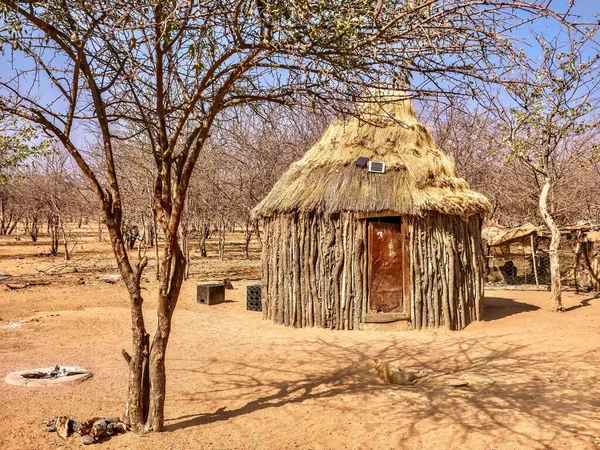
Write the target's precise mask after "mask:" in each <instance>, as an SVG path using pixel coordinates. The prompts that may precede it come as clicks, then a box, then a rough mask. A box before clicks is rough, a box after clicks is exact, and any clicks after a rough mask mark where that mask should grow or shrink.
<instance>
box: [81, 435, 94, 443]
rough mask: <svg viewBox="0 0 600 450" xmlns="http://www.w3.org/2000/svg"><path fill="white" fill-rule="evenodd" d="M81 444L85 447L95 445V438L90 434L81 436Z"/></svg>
mask: <svg viewBox="0 0 600 450" xmlns="http://www.w3.org/2000/svg"><path fill="white" fill-rule="evenodd" d="M81 443H82V444H83V445H90V444H93V443H94V438H93V437H92V436H90V435H89V434H84V435H83V436H81Z"/></svg>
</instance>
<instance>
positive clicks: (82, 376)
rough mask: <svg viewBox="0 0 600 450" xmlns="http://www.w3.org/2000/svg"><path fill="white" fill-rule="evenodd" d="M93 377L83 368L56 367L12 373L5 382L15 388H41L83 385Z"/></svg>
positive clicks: (5, 378)
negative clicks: (82, 383)
mask: <svg viewBox="0 0 600 450" xmlns="http://www.w3.org/2000/svg"><path fill="white" fill-rule="evenodd" d="M91 377H92V372H90V371H89V370H86V369H83V368H81V367H71V366H54V367H44V368H40V369H29V370H20V371H17V372H11V373H9V374H8V375H6V377H4V381H5V382H6V383H8V384H12V385H15V386H28V387H41V386H58V385H65V384H75V383H81V382H82V381H85V380H87V379H88V378H91Z"/></svg>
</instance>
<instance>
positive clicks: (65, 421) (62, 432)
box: [56, 416, 70, 441]
mask: <svg viewBox="0 0 600 450" xmlns="http://www.w3.org/2000/svg"><path fill="white" fill-rule="evenodd" d="M69 422H70V419H69V418H68V417H67V416H60V417H58V418H57V419H56V432H57V433H58V435H59V436H60V437H61V438H63V439H64V440H65V441H66V440H67V439H68V438H69V425H70V423H69Z"/></svg>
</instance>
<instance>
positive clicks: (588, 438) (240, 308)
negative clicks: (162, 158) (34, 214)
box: [0, 233, 600, 449]
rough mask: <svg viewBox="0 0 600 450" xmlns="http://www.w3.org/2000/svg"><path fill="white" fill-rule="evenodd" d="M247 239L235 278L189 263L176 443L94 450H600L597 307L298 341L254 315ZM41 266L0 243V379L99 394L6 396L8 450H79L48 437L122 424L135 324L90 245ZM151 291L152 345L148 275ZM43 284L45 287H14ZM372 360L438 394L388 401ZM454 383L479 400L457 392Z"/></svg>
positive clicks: (525, 296)
mask: <svg viewBox="0 0 600 450" xmlns="http://www.w3.org/2000/svg"><path fill="white" fill-rule="evenodd" d="M232 239H233V240H232ZM236 239H238V240H239V238H238V237H230V238H229V246H228V247H227V251H226V252H227V253H226V255H227V256H226V260H225V261H219V260H218V258H216V257H215V256H212V255H215V254H216V252H215V250H214V243H211V247H209V258H207V259H200V258H199V257H198V256H197V255H196V254H195V253H194V254H193V255H192V256H193V258H194V260H193V265H192V271H191V277H190V279H189V280H188V281H187V282H186V283H185V285H184V288H183V290H182V294H181V299H180V302H179V305H178V309H177V312H176V313H175V316H174V324H173V333H172V336H171V339H170V343H169V353H168V356H167V376H168V393H167V399H166V429H165V432H164V433H159V434H152V435H149V436H144V437H139V436H136V435H134V434H133V433H127V434H125V435H122V436H115V437H113V438H112V439H110V440H106V441H104V442H102V443H98V444H96V448H102V449H129V448H131V449H163V448H164V449H167V448H168V449H200V448H201V449H290V448H309V449H405V448H406V449H433V448H437V449H555V448H556V449H600V384H599V373H600V372H599V370H600V321H599V320H598V319H599V315H600V298H595V297H594V295H593V294H582V295H576V294H573V293H567V294H565V298H564V303H565V306H566V307H567V312H566V313H562V314H559V313H551V312H549V311H548V306H549V304H550V298H549V295H548V293H547V292H517V291H488V292H487V294H486V295H487V298H486V300H485V311H484V315H485V317H484V319H485V320H484V321H482V322H479V323H476V324H472V325H470V326H469V327H467V329H465V330H463V331H460V332H449V331H446V330H425V331H419V332H416V331H386V330H378V331H373V330H371V331H350V332H340V331H330V330H321V329H316V328H313V329H300V330H297V329H290V328H285V327H283V326H278V325H274V324H272V323H270V322H267V321H263V320H262V318H261V314H260V313H256V312H249V311H246V309H245V287H246V285H247V284H248V283H249V281H246V279H252V278H254V279H255V280H256V278H257V277H258V276H259V261H258V258H259V256H258V251H257V249H256V248H253V252H252V255H251V259H249V260H244V259H242V257H241V251H242V248H241V245H240V242H239V241H238V240H236ZM45 251H47V242H45V241H44V240H42V241H41V242H38V243H36V244H33V243H31V242H29V241H27V240H25V239H24V238H23V240H21V241H15V240H14V238H12V239H7V238H4V239H2V240H0V283H1V284H0V377H1V378H3V377H4V375H6V374H7V373H9V372H12V371H15V370H22V369H29V368H36V367H48V366H53V365H56V364H60V365H75V366H81V367H85V368H88V369H91V370H92V372H93V373H94V377H93V378H92V379H90V380H88V381H86V382H84V383H82V384H79V385H72V386H61V387H57V388H27V387H21V386H10V385H8V384H5V383H4V382H3V381H2V382H0V405H2V407H1V408H0V430H2V431H1V432H0V448H1V449H52V448H79V447H80V446H81V444H80V443H79V439H77V438H76V437H75V438H72V439H71V440H70V441H69V442H65V441H63V440H61V439H60V438H59V437H58V435H57V434H56V433H45V432H43V431H42V429H41V422H42V421H43V420H45V419H48V418H50V417H53V416H57V415H70V416H73V417H76V418H80V419H88V418H91V417H94V416H103V415H104V416H114V415H119V414H121V413H122V412H123V406H124V400H125V395H126V380H127V367H126V365H125V362H124V360H123V358H122V356H121V349H122V348H125V349H127V348H128V347H129V341H130V331H129V327H130V323H129V310H128V300H127V295H126V292H125V289H124V287H122V286H121V285H120V284H119V283H117V284H107V283H105V282H104V281H103V276H104V274H106V273H116V269H115V266H114V263H112V260H111V255H110V252H109V248H108V245H107V244H105V243H99V242H95V238H94V237H93V235H92V233H89V234H88V235H84V234H83V233H82V234H81V236H80V237H79V242H78V244H77V246H76V248H75V253H74V261H73V262H70V263H69V264H64V263H63V262H62V261H61V260H60V259H59V258H49V257H46V256H35V255H36V254H39V253H43V252H45ZM151 265H152V262H151ZM2 275H4V276H2ZM6 275H10V276H6ZM146 276H147V278H148V279H150V281H146V282H144V286H145V287H146V288H147V289H148V290H147V293H146V308H147V310H146V320H147V324H148V326H149V328H153V327H154V308H155V306H156V303H155V300H154V293H155V290H154V288H155V282H154V281H153V280H152V279H153V272H152V267H150V268H149V269H147V272H146ZM224 277H229V278H232V279H234V281H233V284H234V287H235V289H234V290H232V291H226V299H227V300H228V302H227V303H224V304H220V305H214V306H204V305H199V304H197V303H196V301H195V285H196V283H197V282H199V281H210V280H217V279H222V278H224ZM239 278H243V279H244V280H239ZM33 281H35V282H47V283H50V284H48V285H40V286H32V287H27V288H24V289H17V290H10V289H9V288H8V287H6V286H5V284H4V283H8V284H10V285H13V286H16V285H21V286H22V285H23V284H24V283H26V282H33ZM254 282H255V281H254ZM20 320H23V323H22V324H21V325H20V326H18V323H17V324H16V325H15V322H17V321H20ZM373 358H379V359H382V360H386V361H390V362H397V363H398V364H399V365H400V366H401V367H402V368H404V369H409V370H415V371H418V370H424V371H426V372H427V374H428V377H427V378H426V379H424V380H422V381H421V382H419V383H418V384H417V385H415V386H414V387H395V386H390V385H387V384H385V383H384V382H383V381H381V380H380V379H379V378H378V377H377V375H376V372H375V371H374V369H373V365H372V359H373ZM457 379H458V380H463V381H467V382H468V383H469V385H468V386H467V387H465V388H453V387H451V386H449V384H448V382H449V381H450V380H457Z"/></svg>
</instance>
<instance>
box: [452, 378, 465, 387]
mask: <svg viewBox="0 0 600 450" xmlns="http://www.w3.org/2000/svg"><path fill="white" fill-rule="evenodd" d="M468 385H469V382H468V381H464V380H458V379H453V380H448V386H450V387H455V388H458V387H465V386H468Z"/></svg>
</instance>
